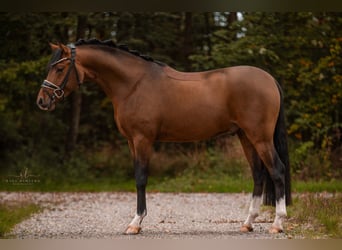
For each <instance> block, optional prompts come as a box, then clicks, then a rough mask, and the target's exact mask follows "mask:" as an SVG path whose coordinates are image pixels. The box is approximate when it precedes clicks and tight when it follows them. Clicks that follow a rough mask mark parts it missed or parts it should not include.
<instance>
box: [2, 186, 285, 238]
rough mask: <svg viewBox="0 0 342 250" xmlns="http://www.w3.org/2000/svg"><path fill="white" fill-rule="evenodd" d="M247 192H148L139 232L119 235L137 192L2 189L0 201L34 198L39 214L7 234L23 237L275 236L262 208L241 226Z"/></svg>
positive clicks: (247, 197)
mask: <svg viewBox="0 0 342 250" xmlns="http://www.w3.org/2000/svg"><path fill="white" fill-rule="evenodd" d="M249 200H250V194H212V193H210V194H207V193H196V194H188V193H187V194H184V193H179V194H171V193H150V194H148V195H147V208H148V215H147V217H145V219H144V222H143V224H142V232H141V234H140V235H134V236H127V235H123V232H124V231H125V229H126V226H127V225H128V223H129V222H130V220H131V219H132V218H133V215H134V214H135V207H136V195H135V193H109V192H104V193H26V192H25V193H17V192H11V193H7V192H0V202H2V203H3V202H4V203H11V202H26V201H28V202H34V203H37V204H40V206H41V207H43V209H42V211H41V213H39V214H34V215H33V216H31V217H30V218H29V219H27V220H25V221H23V222H22V223H20V224H18V225H16V226H15V228H14V229H13V230H12V232H11V233H10V237H14V238H25V239H46V238H53V239H73V238H76V239H82V238H91V239H96V238H100V239H118V238H119V239H232V238H233V239H234V238H239V239H274V238H277V239H278V238H280V239H284V238H287V235H286V234H284V233H283V234H279V235H271V234H269V233H268V228H269V227H270V225H271V223H272V219H273V216H272V215H271V214H269V213H267V212H263V213H262V214H261V216H260V217H258V219H257V221H256V223H255V224H254V232H251V233H247V234H242V233H240V232H239V228H240V226H241V224H242V223H243V221H244V219H245V218H246V216H247V211H248V204H249Z"/></svg>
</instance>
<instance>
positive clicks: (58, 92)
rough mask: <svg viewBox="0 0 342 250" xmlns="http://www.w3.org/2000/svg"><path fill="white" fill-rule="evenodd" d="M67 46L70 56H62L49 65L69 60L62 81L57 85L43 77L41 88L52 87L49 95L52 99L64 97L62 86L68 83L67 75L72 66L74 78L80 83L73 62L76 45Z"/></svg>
mask: <svg viewBox="0 0 342 250" xmlns="http://www.w3.org/2000/svg"><path fill="white" fill-rule="evenodd" d="M68 47H69V48H70V50H71V57H63V58H62V59H59V60H58V61H56V62H54V63H52V64H51V65H50V67H53V66H55V65H57V64H59V63H61V62H64V61H67V60H69V61H70V65H69V68H68V71H67V73H66V74H65V76H64V79H63V81H62V83H61V84H60V85H59V86H58V85H56V84H54V83H53V82H50V81H49V80H47V79H45V80H44V81H43V83H42V85H41V87H42V88H47V89H52V90H53V95H52V96H51V99H52V101H53V100H54V99H55V98H57V99H61V98H64V88H65V86H66V85H67V83H68V80H69V75H70V73H71V70H72V69H73V68H74V69H75V74H76V79H77V83H78V85H79V86H80V85H81V81H80V79H79V76H78V72H77V69H76V64H75V57H76V47H75V45H74V44H69V45H68Z"/></svg>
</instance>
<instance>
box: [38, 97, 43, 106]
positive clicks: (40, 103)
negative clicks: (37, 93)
mask: <svg viewBox="0 0 342 250" xmlns="http://www.w3.org/2000/svg"><path fill="white" fill-rule="evenodd" d="M37 104H38V106H42V105H43V98H41V97H40V98H39V99H38V101H37Z"/></svg>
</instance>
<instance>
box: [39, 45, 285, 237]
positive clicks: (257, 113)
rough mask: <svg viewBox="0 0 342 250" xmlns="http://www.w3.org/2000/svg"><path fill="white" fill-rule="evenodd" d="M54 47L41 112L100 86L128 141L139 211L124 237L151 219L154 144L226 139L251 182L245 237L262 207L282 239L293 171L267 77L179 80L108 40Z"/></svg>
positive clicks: (236, 74)
mask: <svg viewBox="0 0 342 250" xmlns="http://www.w3.org/2000/svg"><path fill="white" fill-rule="evenodd" d="M50 46H51V48H52V50H53V51H54V53H53V56H52V58H51V60H50V62H49V65H48V69H49V71H48V75H47V78H46V80H44V81H43V84H42V85H41V89H40V90H39V93H38V96H37V105H38V107H39V108H40V109H42V110H48V111H52V110H54V109H55V107H56V104H57V103H58V102H59V101H60V100H63V99H64V97H66V96H68V95H69V94H70V93H71V92H72V91H74V90H75V89H77V88H79V86H81V85H82V84H83V83H84V82H95V83H97V84H98V85H99V86H100V87H101V88H102V89H103V91H104V92H105V93H106V95H107V96H108V98H110V100H111V101H112V104H113V107H114V118H115V122H116V124H117V127H118V129H119V131H120V133H121V134H122V135H123V136H124V137H125V138H127V141H128V145H129V149H130V152H131V155H132V157H133V160H134V169H135V180H136V190H137V210H136V214H135V216H134V218H133V220H132V221H131V222H130V223H129V225H128V227H127V229H126V231H125V233H126V234H138V233H139V232H140V230H141V223H142V221H143V219H144V217H145V216H146V214H147V210H146V191H145V189H146V184H147V177H148V174H147V170H148V166H149V160H150V156H151V153H152V148H153V143H154V142H155V141H162V142H190V141H200V140H205V139H208V138H211V137H214V136H216V135H219V134H223V133H231V134H237V135H238V137H239V139H240V141H241V144H242V147H243V150H244V152H245V155H246V158H247V160H248V162H249V164H250V167H251V170H252V176H253V181H254V187H253V193H252V199H251V202H250V205H249V212H248V216H247V218H246V220H245V222H244V223H243V224H242V226H241V229H240V231H242V232H249V231H252V230H253V227H252V223H253V222H254V221H255V218H256V217H257V216H258V214H259V210H260V206H261V204H262V203H264V204H265V205H275V206H276V215H275V219H274V222H273V224H272V226H271V227H270V229H269V232H270V233H280V232H282V231H283V221H284V219H285V218H286V206H287V205H289V204H290V203H291V190H290V166H289V157H288V148H287V134H286V128H285V118H284V108H283V100H282V91H281V88H280V86H279V84H278V83H277V81H276V80H275V79H274V78H273V77H272V76H271V75H270V74H269V73H267V72H265V71H263V70H262V69H259V68H256V67H252V66H234V67H228V68H221V69H215V70H210V71H204V72H196V73H185V72H179V71H177V70H175V69H173V68H171V67H169V66H167V65H166V64H163V63H161V62H158V61H155V60H153V59H152V58H151V57H148V56H143V55H140V54H139V53H138V52H137V51H132V50H129V49H128V47H127V46H123V45H116V44H115V43H114V42H113V41H111V40H107V41H99V40H96V39H90V40H79V41H78V42H76V43H75V44H70V45H63V44H58V45H55V44H50Z"/></svg>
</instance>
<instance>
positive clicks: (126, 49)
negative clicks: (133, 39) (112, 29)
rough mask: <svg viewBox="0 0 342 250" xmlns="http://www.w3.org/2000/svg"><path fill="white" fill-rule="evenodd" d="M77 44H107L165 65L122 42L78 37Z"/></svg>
mask: <svg viewBox="0 0 342 250" xmlns="http://www.w3.org/2000/svg"><path fill="white" fill-rule="evenodd" d="M78 45H102V46H107V47H111V48H116V49H120V50H123V51H126V52H128V53H130V54H132V55H135V56H137V57H140V58H142V59H144V60H145V61H149V62H154V63H157V64H158V65H160V66H165V64H164V63H162V62H159V61H156V60H154V59H153V58H152V57H150V56H147V55H141V54H140V52H139V51H137V50H130V49H129V48H128V46H127V45H124V44H119V45H117V44H116V43H114V42H113V40H105V41H100V40H98V39H89V40H84V39H80V40H78V41H77V42H76V43H75V46H78Z"/></svg>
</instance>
